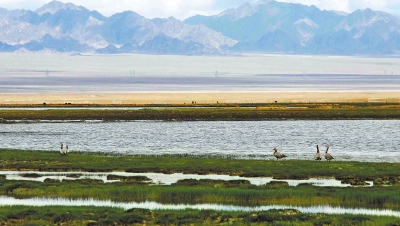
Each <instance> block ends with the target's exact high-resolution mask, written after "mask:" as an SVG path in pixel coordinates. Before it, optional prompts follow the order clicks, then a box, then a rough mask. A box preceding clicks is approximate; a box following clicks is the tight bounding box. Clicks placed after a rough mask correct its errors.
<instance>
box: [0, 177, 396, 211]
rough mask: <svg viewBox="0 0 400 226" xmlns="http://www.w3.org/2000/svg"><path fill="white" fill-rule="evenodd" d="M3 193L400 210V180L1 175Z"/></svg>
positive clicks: (120, 200)
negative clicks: (160, 180) (326, 183)
mask: <svg viewBox="0 0 400 226" xmlns="http://www.w3.org/2000/svg"><path fill="white" fill-rule="evenodd" d="M0 195H6V196H11V197H15V198H33V197H52V198H58V197H63V198H68V199H80V198H93V199H96V200H112V201H119V202H144V201H154V202H159V203H166V204H176V203H192V204H200V203H219V204H227V205H231V204H234V205H244V206H252V205H295V206H315V205H330V206H341V207H348V208H385V209H392V210H400V206H399V203H400V189H399V186H389V187H383V186H377V187H351V188H339V187H315V186H311V185H302V186H297V187H289V186H282V185H280V186H276V184H274V185H273V186H270V185H269V184H266V185H262V186H255V185H250V184H249V183H237V182H222V181H218V180H217V181H212V180H206V181H201V180H200V181H197V182H193V181H192V182H188V181H179V182H177V183H176V184H173V185H171V186H154V185H149V184H147V183H143V182H118V183H103V182H102V181H100V180H87V179H86V180H77V181H72V180H70V181H62V182H59V181H54V180H49V181H45V182H44V183H43V182H35V181H9V180H6V179H2V178H0Z"/></svg>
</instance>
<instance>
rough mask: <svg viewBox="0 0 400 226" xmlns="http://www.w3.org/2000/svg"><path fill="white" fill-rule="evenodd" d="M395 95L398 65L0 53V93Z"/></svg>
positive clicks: (357, 60)
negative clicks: (310, 92) (192, 92)
mask: <svg viewBox="0 0 400 226" xmlns="http://www.w3.org/2000/svg"><path fill="white" fill-rule="evenodd" d="M399 90H400V59H398V58H368V57H335V56H295V55H253V56H233V57H232V56H223V57H221V56H159V55H140V54H136V55H85V56H69V55H40V54H26V55H25V54H22V55H20V54H9V53H0V93H12V94H18V93H71V92H75V93H86V92H149V91H152V92H154V91H399Z"/></svg>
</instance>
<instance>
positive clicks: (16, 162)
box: [0, 149, 400, 183]
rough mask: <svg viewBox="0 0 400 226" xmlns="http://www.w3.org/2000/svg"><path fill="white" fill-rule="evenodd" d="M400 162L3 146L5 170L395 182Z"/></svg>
mask: <svg viewBox="0 0 400 226" xmlns="http://www.w3.org/2000/svg"><path fill="white" fill-rule="evenodd" d="M399 168H400V163H383V162H346V161H331V162H326V161H306V160H288V161H276V160H268V161H267V160H242V159H230V158H218V157H209V158H208V157H194V156H190V155H161V156H150V155H138V156H110V155H106V154H99V153H91V154H89V153H77V152H73V153H70V154H69V155H68V156H61V155H60V154H59V152H46V151H21V150H4V149H3V150H2V149H0V170H3V171H4V170H22V171H26V170H37V171H54V172H62V171H85V172H112V171H120V172H134V173H146V172H154V173H167V174H170V173H192V174H203V175H204V174H225V175H238V176H246V177H260V176H263V177H274V178H277V179H304V178H310V177H334V178H337V179H340V180H356V179H360V180H370V181H372V180H375V179H380V180H382V181H385V182H388V181H392V182H393V183H396V181H398V177H399V176H400V171H399Z"/></svg>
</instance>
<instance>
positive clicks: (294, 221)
mask: <svg viewBox="0 0 400 226" xmlns="http://www.w3.org/2000/svg"><path fill="white" fill-rule="evenodd" d="M0 224H1V225H77V226H80V225H82V226H83V225H93V226H94V225H294V226H308V225H310V226H311V225H313V226H314V225H377V226H381V225H399V224H400V220H399V219H398V218H394V217H382V216H380V217H374V216H361V215H327V214H305V213H301V212H299V211H297V210H292V209H287V210H280V209H274V210H269V211H261V212H249V213H241V212H228V211H214V210H190V209H189V210H182V211H169V210H154V211H153V210H145V209H129V210H126V211H124V210H122V209H117V208H102V207H101V208H99V207H73V208H71V207H39V208H30V207H19V206H18V207H6V208H5V207H3V208H0Z"/></svg>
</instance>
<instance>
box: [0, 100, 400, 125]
mask: <svg viewBox="0 0 400 226" xmlns="http://www.w3.org/2000/svg"><path fill="white" fill-rule="evenodd" d="M0 118H2V119H3V120H2V121H1V122H3V123H7V122H8V123H11V122H12V121H13V120H104V121H116V120H182V121H184V120H185V121H190V120H219V121H221V120H225V121H229V120H232V121H233V120H282V119H299V120H334V119H399V118H400V104H386V103H349V104H343V103H341V104H335V103H329V104H311V103H310V104H290V103H286V104H263V105H261V104H259V105H235V107H221V106H215V107H209V106H208V105H207V106H203V107H199V106H197V107H192V108H188V107H177V106H168V107H162V108H144V109H140V110H129V109H124V108H121V109H108V110H102V109H96V108H91V109H57V108H54V109H48V110H40V111H37V110H17V109H16V110H1V111H0Z"/></svg>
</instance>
